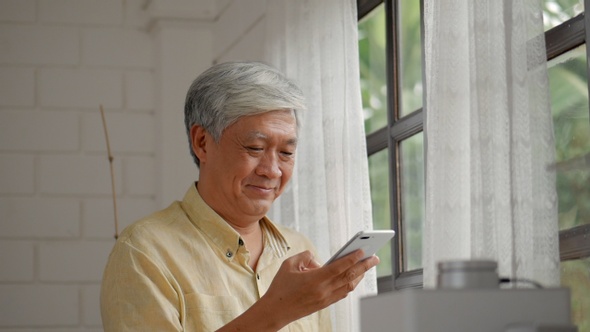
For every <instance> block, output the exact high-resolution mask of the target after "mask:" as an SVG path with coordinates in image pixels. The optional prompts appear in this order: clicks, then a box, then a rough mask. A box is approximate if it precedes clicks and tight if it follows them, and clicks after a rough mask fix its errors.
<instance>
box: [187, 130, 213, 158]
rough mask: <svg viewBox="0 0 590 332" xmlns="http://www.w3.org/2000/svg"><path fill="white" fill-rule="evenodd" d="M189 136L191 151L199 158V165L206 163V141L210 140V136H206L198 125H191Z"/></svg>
mask: <svg viewBox="0 0 590 332" xmlns="http://www.w3.org/2000/svg"><path fill="white" fill-rule="evenodd" d="M190 135H191V149H193V152H194V153H195V155H196V156H197V158H199V163H201V164H202V163H203V162H206V161H207V140H208V139H211V136H210V135H207V131H206V130H205V128H203V127H201V126H199V125H193V126H192V127H191V131H190Z"/></svg>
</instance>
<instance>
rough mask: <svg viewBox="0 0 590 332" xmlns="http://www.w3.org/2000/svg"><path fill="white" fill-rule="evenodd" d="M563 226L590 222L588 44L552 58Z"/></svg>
mask: <svg viewBox="0 0 590 332" xmlns="http://www.w3.org/2000/svg"><path fill="white" fill-rule="evenodd" d="M549 84H550V89H551V108H552V113H553V129H554V133H555V149H556V150H555V151H556V161H557V164H556V178H557V195H558V199H559V229H560V230H563V229H568V228H571V227H574V226H579V225H582V224H589V223H590V119H589V110H588V87H587V86H588V76H587V73H586V48H585V46H581V47H579V48H578V49H575V50H573V51H570V52H568V53H566V54H564V55H562V56H560V57H558V58H557V59H554V60H552V61H550V62H549Z"/></svg>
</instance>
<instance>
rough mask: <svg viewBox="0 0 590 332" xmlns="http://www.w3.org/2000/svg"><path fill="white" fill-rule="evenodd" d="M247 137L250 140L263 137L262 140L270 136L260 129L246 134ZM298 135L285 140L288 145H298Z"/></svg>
mask: <svg viewBox="0 0 590 332" xmlns="http://www.w3.org/2000/svg"><path fill="white" fill-rule="evenodd" d="M246 139H248V140H255V139H261V140H268V136H267V135H266V134H264V133H263V132H260V131H258V130H254V131H251V132H249V133H248V135H247V136H246ZM297 141H298V139H297V137H291V138H289V139H287V140H286V141H285V143H286V144H287V145H297Z"/></svg>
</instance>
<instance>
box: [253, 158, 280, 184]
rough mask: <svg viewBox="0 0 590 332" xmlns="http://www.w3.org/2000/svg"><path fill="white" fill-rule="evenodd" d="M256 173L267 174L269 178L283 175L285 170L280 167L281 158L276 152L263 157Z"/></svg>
mask: <svg viewBox="0 0 590 332" xmlns="http://www.w3.org/2000/svg"><path fill="white" fill-rule="evenodd" d="M256 174H258V175H262V176H266V177H268V178H269V179H275V178H279V177H281V175H283V172H282V171H281V168H280V167H279V158H278V156H277V155H275V154H274V153H267V154H265V155H264V157H262V159H261V160H260V163H259V164H258V167H257V168H256Z"/></svg>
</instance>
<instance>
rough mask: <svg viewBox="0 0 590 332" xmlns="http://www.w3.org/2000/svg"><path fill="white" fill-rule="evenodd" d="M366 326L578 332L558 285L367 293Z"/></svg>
mask: <svg viewBox="0 0 590 332" xmlns="http://www.w3.org/2000/svg"><path fill="white" fill-rule="evenodd" d="M360 312H361V331H363V332H381V331H383V332H385V331H387V332H392V331H396V332H572V331H573V332H575V331H577V328H576V327H575V326H573V325H571V319H570V294H569V290H568V289H565V288H553V289H431V290H422V289H410V290H403V291H396V292H390V293H385V294H382V295H377V296H373V297H368V298H364V299H361V302H360Z"/></svg>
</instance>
